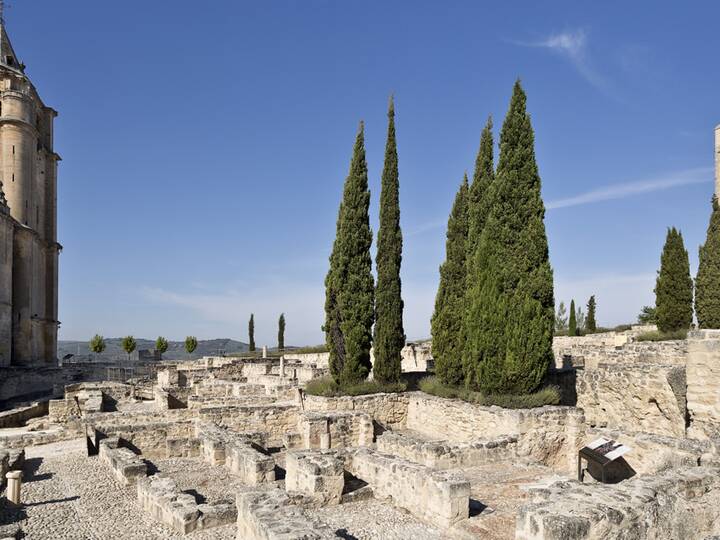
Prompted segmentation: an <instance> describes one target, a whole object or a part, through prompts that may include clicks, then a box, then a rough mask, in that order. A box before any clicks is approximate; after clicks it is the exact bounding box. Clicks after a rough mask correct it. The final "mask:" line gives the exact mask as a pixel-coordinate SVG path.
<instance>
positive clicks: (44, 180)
mask: <svg viewBox="0 0 720 540" xmlns="http://www.w3.org/2000/svg"><path fill="white" fill-rule="evenodd" d="M56 116H57V112H56V111H55V110H53V109H52V108H50V107H47V106H45V104H44V103H43V102H42V100H41V99H40V96H39V95H38V93H37V91H36V90H35V87H34V86H33V84H32V82H31V81H30V79H29V78H28V77H27V75H25V66H24V64H22V62H20V61H19V59H18V57H17V55H16V54H15V51H14V50H13V47H12V45H11V43H10V40H9V38H8V35H7V33H6V30H5V25H4V24H0V366H9V365H13V366H15V365H17V366H38V365H46V364H55V363H56V361H57V331H58V324H59V323H58V255H59V253H60V250H61V249H62V246H60V244H58V242H57V162H58V161H59V160H60V157H59V156H58V155H57V154H56V153H55V152H54V150H53V121H54V119H55V117H56Z"/></svg>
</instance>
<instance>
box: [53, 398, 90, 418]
mask: <svg viewBox="0 0 720 540" xmlns="http://www.w3.org/2000/svg"><path fill="white" fill-rule="evenodd" d="M81 416H82V411H81V410H80V404H79V403H78V402H77V401H76V400H74V399H51V400H50V401H49V402H48V417H49V418H48V419H49V420H50V422H53V423H55V424H66V423H68V422H70V421H72V420H78V419H79V418H80V417H81Z"/></svg>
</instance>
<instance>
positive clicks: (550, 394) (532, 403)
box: [420, 377, 560, 409]
mask: <svg viewBox="0 0 720 540" xmlns="http://www.w3.org/2000/svg"><path fill="white" fill-rule="evenodd" d="M420 390H422V391H423V392H425V393H426V394H431V395H433V396H438V397H442V398H448V399H461V400H463V401H467V402H469V403H474V404H476V405H484V406H490V405H497V406H498V407H504V408H506V409H532V408H534V407H542V406H543V405H557V404H559V403H560V391H559V390H558V388H557V387H555V386H547V387H545V388H542V389H540V390H538V391H537V392H534V393H532V394H519V395H512V394H491V395H485V394H483V393H482V392H476V391H473V390H469V389H467V388H464V387H457V386H449V385H447V384H443V382H442V381H441V380H440V379H438V378H437V377H425V378H424V379H422V380H421V381H420Z"/></svg>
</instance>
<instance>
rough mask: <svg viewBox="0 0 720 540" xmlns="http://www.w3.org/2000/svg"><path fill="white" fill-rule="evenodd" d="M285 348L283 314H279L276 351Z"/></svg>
mask: <svg viewBox="0 0 720 540" xmlns="http://www.w3.org/2000/svg"><path fill="white" fill-rule="evenodd" d="M284 348H285V314H284V313H281V314H280V318H279V319H278V349H280V350H283V349H284Z"/></svg>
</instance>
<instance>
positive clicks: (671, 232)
mask: <svg viewBox="0 0 720 540" xmlns="http://www.w3.org/2000/svg"><path fill="white" fill-rule="evenodd" d="M655 307H656V316H657V325H658V330H660V331H661V332H673V331H675V330H685V329H687V328H690V324H691V323H692V316H693V283H692V278H691V277H690V261H689V260H688V253H687V250H686V249H685V244H684V243H683V238H682V234H681V233H680V232H679V231H678V230H676V229H675V227H672V228H670V229H668V232H667V237H666V238H665V245H664V247H663V252H662V256H661V258H660V270H659V271H658V275H657V281H656V283H655Z"/></svg>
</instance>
